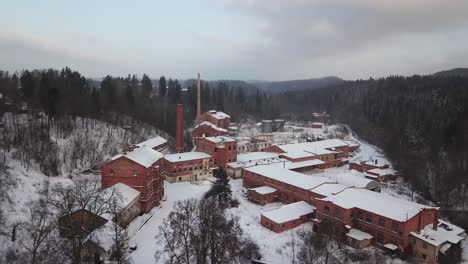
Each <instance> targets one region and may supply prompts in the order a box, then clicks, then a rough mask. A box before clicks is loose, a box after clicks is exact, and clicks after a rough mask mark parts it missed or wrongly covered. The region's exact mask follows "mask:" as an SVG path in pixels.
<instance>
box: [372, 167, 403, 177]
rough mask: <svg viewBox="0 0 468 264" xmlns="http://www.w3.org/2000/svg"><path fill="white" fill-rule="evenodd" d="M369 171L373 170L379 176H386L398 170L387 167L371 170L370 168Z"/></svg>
mask: <svg viewBox="0 0 468 264" xmlns="http://www.w3.org/2000/svg"><path fill="white" fill-rule="evenodd" d="M368 172H372V173H375V174H377V175H379V176H386V175H394V174H396V173H397V171H396V170H394V169H390V168H387V169H379V168H377V169H371V170H368Z"/></svg>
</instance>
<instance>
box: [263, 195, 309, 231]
mask: <svg viewBox="0 0 468 264" xmlns="http://www.w3.org/2000/svg"><path fill="white" fill-rule="evenodd" d="M314 211H315V207H313V206H312V205H310V204H308V203H306V202H304V201H300V202H296V203H291V204H287V205H283V206H280V207H278V208H273V209H269V210H266V211H263V212H262V216H261V220H260V222H261V224H262V225H263V226H265V227H267V228H269V229H271V230H273V231H274V232H276V233H280V232H283V231H286V230H289V229H291V228H294V227H297V226H299V225H301V224H302V223H305V222H307V221H310V220H311V219H312V216H313V213H314Z"/></svg>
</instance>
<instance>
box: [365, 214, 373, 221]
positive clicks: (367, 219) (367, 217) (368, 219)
mask: <svg viewBox="0 0 468 264" xmlns="http://www.w3.org/2000/svg"><path fill="white" fill-rule="evenodd" d="M366 222H368V223H372V215H370V214H366Z"/></svg>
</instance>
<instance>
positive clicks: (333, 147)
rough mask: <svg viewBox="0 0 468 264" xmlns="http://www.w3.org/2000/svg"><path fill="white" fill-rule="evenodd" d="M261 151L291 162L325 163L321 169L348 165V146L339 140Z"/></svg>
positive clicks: (284, 146) (273, 147)
mask: <svg viewBox="0 0 468 264" xmlns="http://www.w3.org/2000/svg"><path fill="white" fill-rule="evenodd" d="M354 149H355V148H354ZM263 151H267V152H275V153H278V154H280V157H281V158H284V159H287V160H290V161H292V162H301V161H307V160H314V159H319V160H321V161H323V162H325V164H324V165H322V168H330V167H339V166H343V165H345V164H347V163H348V155H349V152H350V148H349V144H348V143H346V142H344V141H342V140H339V139H327V140H321V141H315V142H306V143H297V144H286V145H276V146H271V147H268V148H265V149H264V150H263Z"/></svg>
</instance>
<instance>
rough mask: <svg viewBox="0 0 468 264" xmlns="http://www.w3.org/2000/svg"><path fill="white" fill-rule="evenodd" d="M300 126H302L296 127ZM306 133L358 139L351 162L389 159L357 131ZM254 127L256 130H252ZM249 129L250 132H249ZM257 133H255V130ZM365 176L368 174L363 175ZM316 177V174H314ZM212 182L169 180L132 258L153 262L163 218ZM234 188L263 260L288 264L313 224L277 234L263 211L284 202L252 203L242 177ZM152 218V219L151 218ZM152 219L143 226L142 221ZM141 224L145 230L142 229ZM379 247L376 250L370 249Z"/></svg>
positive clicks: (138, 234)
mask: <svg viewBox="0 0 468 264" xmlns="http://www.w3.org/2000/svg"><path fill="white" fill-rule="evenodd" d="M295 128H298V126H295ZM302 128H303V130H304V131H305V133H307V134H308V135H309V136H310V135H313V136H314V137H322V138H328V135H334V136H337V135H339V137H340V138H344V139H350V140H355V141H358V142H359V143H360V144H361V148H360V151H358V152H357V153H355V156H353V157H352V158H351V161H361V160H368V159H370V158H378V159H381V160H382V161H384V162H388V161H387V160H386V158H385V155H384V154H383V152H382V151H381V150H380V149H378V148H376V147H375V146H372V145H370V144H368V143H366V142H364V141H362V140H360V139H359V138H357V137H356V136H355V135H353V134H344V133H343V132H342V131H344V130H343V129H342V127H341V126H338V125H333V126H329V127H326V128H323V129H312V128H310V127H302ZM252 129H253V130H254V131H252ZM246 130H248V131H246ZM240 132H241V135H242V136H245V137H251V136H253V135H256V134H258V133H260V130H259V128H258V127H257V126H256V125H255V124H252V125H246V126H242V129H241V131H240ZM252 132H253V133H252ZM302 133H303V132H296V133H292V132H284V133H274V135H275V137H274V138H275V141H277V140H278V142H280V141H281V142H282V143H283V142H284V141H283V140H287V141H286V142H284V143H289V142H290V141H289V140H291V141H292V142H298V141H300V139H301V138H302V137H303V136H304V135H303V134H302ZM345 171H348V166H343V167H340V168H330V169H327V170H325V172H324V174H325V176H331V175H333V174H338V173H342V172H345ZM362 176H363V177H364V175H362ZM311 177H313V176H311ZM209 184H210V183H209V182H207V181H204V182H199V183H198V184H190V183H174V184H171V183H166V185H165V194H166V196H167V201H164V202H162V204H161V207H160V208H155V209H153V210H152V211H151V212H150V213H149V214H147V215H144V216H142V217H140V218H138V219H137V220H136V222H134V223H132V225H131V226H130V228H129V233H130V234H133V233H135V235H133V237H132V238H131V241H130V242H131V244H137V246H138V249H137V250H136V251H135V252H133V253H132V254H131V259H132V260H133V262H134V263H151V262H154V253H155V251H156V248H157V247H158V248H161V247H162V246H163V245H156V242H155V239H154V237H155V235H156V233H157V230H158V227H159V226H160V225H161V223H162V221H163V219H164V218H165V217H167V215H168V214H169V213H170V211H171V209H172V207H173V205H174V202H175V201H179V200H185V199H188V198H200V197H202V196H203V194H204V193H205V192H206V191H207V190H208V189H209ZM231 189H232V193H233V198H236V199H237V200H238V201H239V202H240V204H239V206H238V207H237V208H231V209H228V211H229V212H230V213H232V214H234V215H237V216H239V221H240V225H241V227H242V229H243V231H244V232H245V233H246V234H248V235H249V236H250V237H251V238H252V239H253V240H254V241H255V242H256V243H257V244H258V246H259V248H260V253H261V255H262V256H263V258H262V260H264V261H266V262H267V263H272V264H288V263H291V260H292V251H291V249H290V248H289V247H287V246H286V243H287V242H288V241H290V240H291V237H292V236H293V235H295V234H296V233H297V231H299V230H300V229H303V228H311V227H312V226H311V225H312V223H306V224H303V225H301V226H299V227H297V228H294V229H291V230H288V231H285V232H282V233H275V232H273V231H271V230H269V229H267V228H265V227H263V226H262V225H261V224H260V216H261V212H262V211H263V210H266V209H270V208H274V207H278V206H280V205H282V204H281V203H273V204H268V205H265V206H261V205H258V204H255V203H252V202H250V201H248V200H247V198H246V195H245V190H244V189H243V187H242V179H237V180H231ZM382 192H384V193H387V194H390V195H393V196H398V197H401V198H404V199H408V200H411V192H410V191H409V190H408V188H406V187H405V186H404V185H399V184H395V185H389V186H383V187H382ZM149 217H151V218H149ZM148 218H149V220H148V221H147V222H146V223H145V224H144V225H143V227H141V224H142V223H143V222H144V221H146V220H147V219H148ZM139 227H141V229H139V230H136V229H138V228H139ZM370 250H376V249H370ZM387 263H404V262H403V261H401V260H399V259H396V260H392V259H388V260H387Z"/></svg>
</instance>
